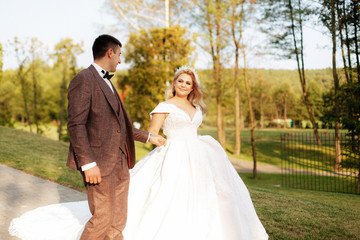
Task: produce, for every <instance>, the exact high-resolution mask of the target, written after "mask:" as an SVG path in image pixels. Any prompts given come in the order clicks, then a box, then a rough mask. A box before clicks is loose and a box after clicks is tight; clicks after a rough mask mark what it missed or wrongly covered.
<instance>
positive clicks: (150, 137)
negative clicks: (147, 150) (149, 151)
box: [146, 133, 151, 142]
mask: <svg viewBox="0 0 360 240" xmlns="http://www.w3.org/2000/svg"><path fill="white" fill-rule="evenodd" d="M150 138H151V133H149V136H148V138H147V140H146V142H148V141H149V140H150Z"/></svg>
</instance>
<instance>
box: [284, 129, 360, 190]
mask: <svg viewBox="0 0 360 240" xmlns="http://www.w3.org/2000/svg"><path fill="white" fill-rule="evenodd" d="M319 134H320V138H321V142H322V145H321V146H319V145H318V144H317V141H316V138H315V136H314V133H313V132H288V133H286V134H281V167H282V186H285V187H292V188H300V189H308V190H318V191H330V192H339V193H351V194H360V179H359V172H360V159H359V144H358V143H359V140H358V139H354V138H352V139H351V138H349V137H347V136H346V135H345V134H341V136H340V149H341V155H340V159H338V161H339V160H340V162H338V163H337V162H336V161H335V159H336V157H335V134H334V133H327V132H326V131H325V132H322V133H319ZM354 143H356V145H354Z"/></svg>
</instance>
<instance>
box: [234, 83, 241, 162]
mask: <svg viewBox="0 0 360 240" xmlns="http://www.w3.org/2000/svg"><path fill="white" fill-rule="evenodd" d="M240 131H241V128H240V89H239V85H238V84H237V83H236V84H235V148H234V155H235V156H238V155H240V152H241V133H240Z"/></svg>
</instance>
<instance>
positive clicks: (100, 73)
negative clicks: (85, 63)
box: [92, 62, 106, 77]
mask: <svg viewBox="0 0 360 240" xmlns="http://www.w3.org/2000/svg"><path fill="white" fill-rule="evenodd" d="M92 65H93V66H94V67H95V69H96V71H97V72H98V73H99V75H100V77H103V76H104V75H105V74H104V73H102V72H101V71H104V72H106V71H105V70H104V69H103V68H102V67H100V66H99V65H98V64H96V63H95V62H93V63H92Z"/></svg>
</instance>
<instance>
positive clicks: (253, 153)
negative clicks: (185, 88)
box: [240, 23, 258, 179]
mask: <svg viewBox="0 0 360 240" xmlns="http://www.w3.org/2000/svg"><path fill="white" fill-rule="evenodd" d="M240 39H241V41H242V44H241V50H242V54H243V59H244V80H245V87H246V93H247V99H248V103H249V114H250V131H251V150H252V156H253V161H254V165H253V178H254V179H257V178H258V177H257V162H256V148H255V119H254V112H253V108H252V100H251V93H250V83H249V79H248V77H247V66H246V52H245V45H244V43H243V42H244V39H243V36H242V26H241V23H240Z"/></svg>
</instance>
